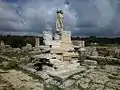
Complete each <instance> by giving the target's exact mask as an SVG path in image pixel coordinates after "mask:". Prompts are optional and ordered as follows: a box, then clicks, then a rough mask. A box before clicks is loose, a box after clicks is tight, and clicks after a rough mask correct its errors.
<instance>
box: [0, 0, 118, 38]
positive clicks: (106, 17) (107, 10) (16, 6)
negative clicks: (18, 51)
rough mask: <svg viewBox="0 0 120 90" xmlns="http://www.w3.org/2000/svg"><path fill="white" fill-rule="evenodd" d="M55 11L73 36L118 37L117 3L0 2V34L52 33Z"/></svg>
mask: <svg viewBox="0 0 120 90" xmlns="http://www.w3.org/2000/svg"><path fill="white" fill-rule="evenodd" d="M57 9H62V10H63V11H64V14H65V27H66V29H67V30H71V31H72V34H73V35H80V36H91V35H96V36H120V0H0V31H2V32H40V31H43V30H52V28H54V27H55V18H56V17H55V15H56V10H57Z"/></svg>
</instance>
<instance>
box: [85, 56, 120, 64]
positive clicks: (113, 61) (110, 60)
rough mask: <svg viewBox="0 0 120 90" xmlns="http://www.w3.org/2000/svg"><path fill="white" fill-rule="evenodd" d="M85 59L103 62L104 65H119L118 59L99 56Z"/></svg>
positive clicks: (119, 60)
mask: <svg viewBox="0 0 120 90" xmlns="http://www.w3.org/2000/svg"><path fill="white" fill-rule="evenodd" d="M86 57H87V59H90V60H95V61H98V62H100V63H101V62H103V63H104V64H112V65H120V59H118V58H108V57H101V56H86Z"/></svg>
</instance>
